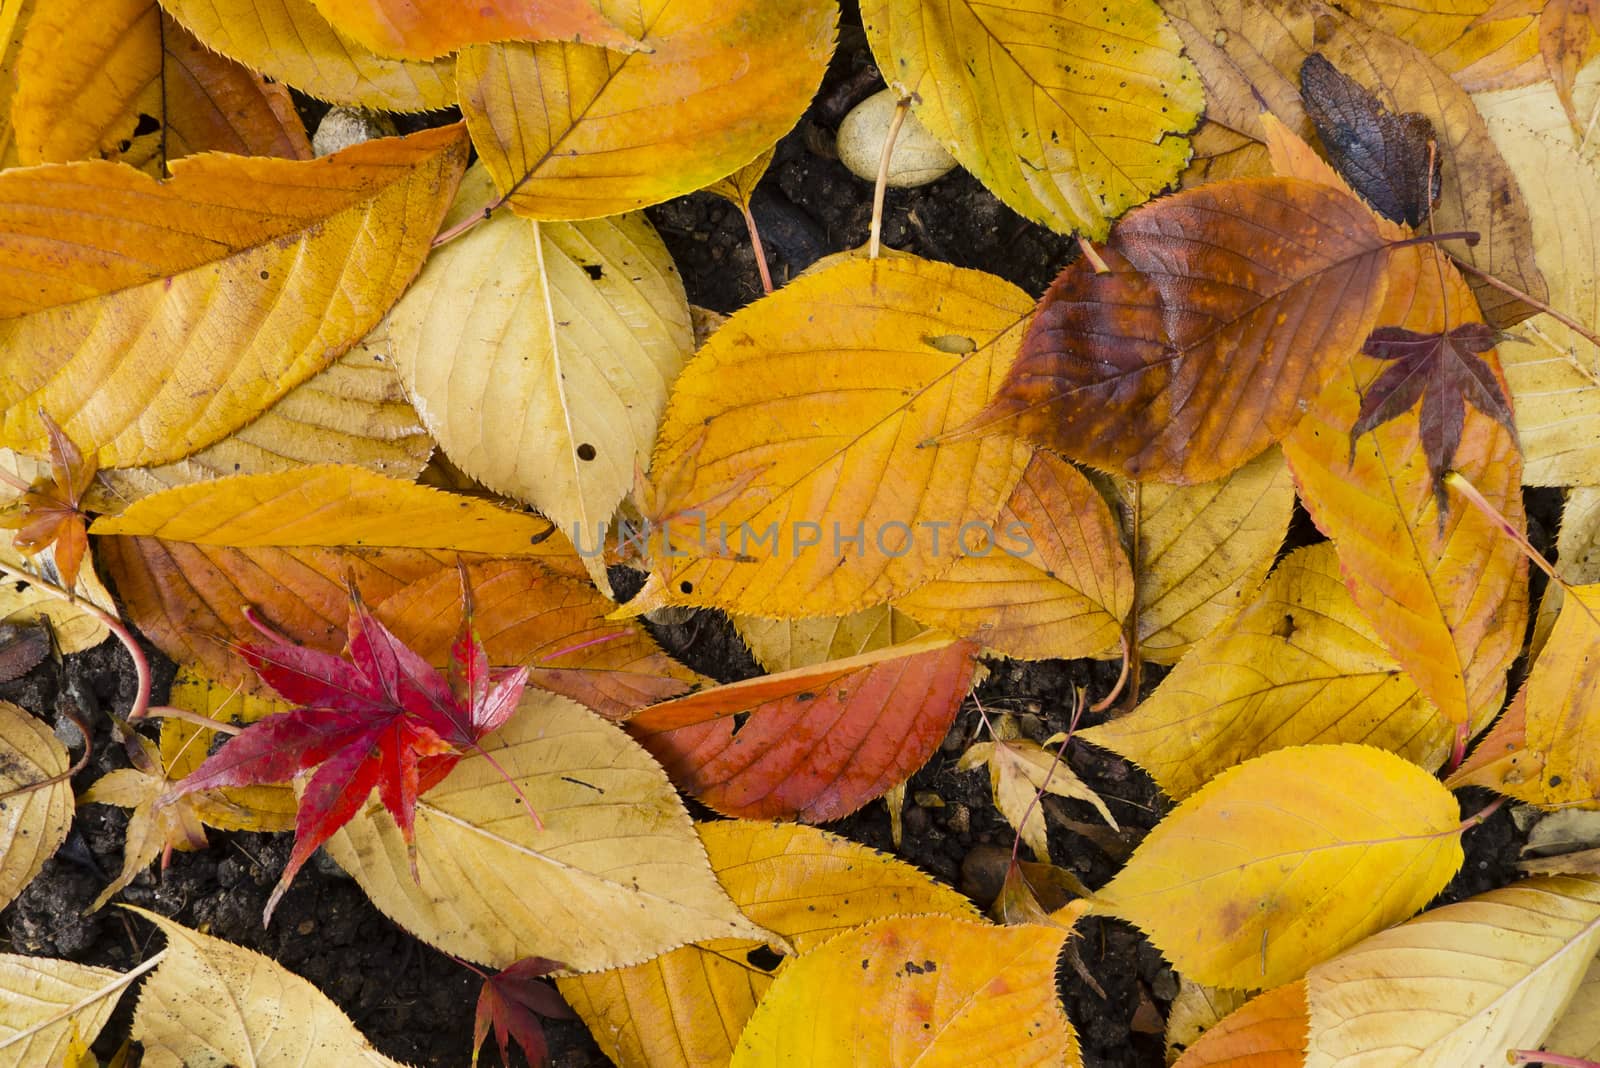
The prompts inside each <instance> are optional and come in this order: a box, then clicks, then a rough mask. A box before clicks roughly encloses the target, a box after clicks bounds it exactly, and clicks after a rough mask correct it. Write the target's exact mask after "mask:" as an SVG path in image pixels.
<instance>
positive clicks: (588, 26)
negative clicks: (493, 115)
mask: <svg viewBox="0 0 1600 1068" xmlns="http://www.w3.org/2000/svg"><path fill="white" fill-rule="evenodd" d="M312 3H314V4H316V5H317V10H318V11H320V12H322V16H323V17H324V18H326V19H327V20H328V21H329V22H330V23H332V24H333V27H334V28H335V29H337V30H339V31H341V32H342V33H344V34H346V35H347V36H349V37H350V39H351V40H353V41H355V42H356V43H357V44H359V45H361V46H362V47H363V48H369V49H371V50H372V51H373V52H376V53H377V54H378V55H380V56H395V57H397V58H400V59H433V58H435V57H436V56H442V55H446V54H448V53H450V52H454V51H457V50H458V49H460V48H462V47H463V46H465V45H469V44H484V43H487V42H489V41H571V42H573V43H575V44H590V45H601V46H603V47H605V48H620V49H623V50H624V51H629V52H631V51H633V50H634V49H636V48H638V46H639V42H638V41H636V40H635V39H633V38H632V37H629V36H628V35H627V34H625V33H623V32H622V31H621V30H619V29H617V28H616V27H615V26H613V25H612V24H611V23H609V22H607V21H606V20H605V19H603V18H601V17H600V13H599V12H598V11H596V10H595V9H594V8H593V6H591V5H590V4H589V2H588V0H473V2H472V3H460V2H459V0H312Z"/></svg>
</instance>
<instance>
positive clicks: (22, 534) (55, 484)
mask: <svg viewBox="0 0 1600 1068" xmlns="http://www.w3.org/2000/svg"><path fill="white" fill-rule="evenodd" d="M39 418H40V419H41V420H43V422H44V427H45V431H46V433H48V434H49V436H50V479H49V480H48V481H46V480H45V479H42V478H41V479H39V480H38V481H36V482H34V483H33V485H31V486H28V487H27V488H26V492H25V493H23V495H22V497H21V498H19V499H18V500H17V501H15V502H13V503H12V504H10V505H8V506H7V507H6V508H5V509H4V511H3V512H0V527H6V528H8V529H11V530H15V531H16V532H17V533H16V537H15V538H13V539H12V544H13V545H15V546H16V547H17V551H18V552H21V553H26V554H27V555H29V556H32V555H34V554H35V553H40V552H43V551H44V550H45V548H46V547H47V546H49V545H50V544H51V543H52V542H53V543H54V544H55V547H56V553H55V560H56V571H57V572H59V573H60V575H61V585H62V586H63V587H65V588H66V589H69V590H70V589H72V588H73V586H75V585H77V582H78V569H79V568H81V567H82V566H83V558H84V555H85V554H86V553H87V552H88V551H89V534H88V528H87V525H86V523H85V521H84V515H83V512H82V511H80V510H79V507H78V505H79V503H80V502H81V501H82V500H83V495H84V494H85V493H87V492H88V491H89V486H90V485H91V484H92V483H93V482H94V476H95V472H96V471H97V470H98V469H99V464H98V463H97V462H96V460H95V458H94V456H93V455H91V456H89V458H88V459H85V458H84V455H83V452H82V450H80V449H79V448H78V447H77V446H76V445H74V444H73V443H72V439H70V438H68V437H67V435H66V433H65V432H64V431H63V430H62V429H61V428H60V427H59V426H57V425H56V421H55V420H54V419H52V418H50V416H48V415H47V414H45V413H44V412H40V413H39ZM18 485H19V487H20V481H19V483H18Z"/></svg>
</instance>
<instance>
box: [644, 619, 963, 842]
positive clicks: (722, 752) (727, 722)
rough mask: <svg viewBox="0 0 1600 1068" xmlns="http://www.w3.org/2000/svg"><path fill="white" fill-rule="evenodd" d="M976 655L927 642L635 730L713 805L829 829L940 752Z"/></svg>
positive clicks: (727, 692)
mask: <svg viewBox="0 0 1600 1068" xmlns="http://www.w3.org/2000/svg"><path fill="white" fill-rule="evenodd" d="M976 652H977V647H976V646H974V645H973V644H972V643H970V642H962V641H955V642H952V641H951V640H950V639H949V638H941V637H927V638H919V639H916V640H914V641H912V642H910V643H908V644H907V645H904V646H894V647H892V648H888V649H880V650H878V651H876V652H872V653H867V654H865V655H862V656H857V657H852V658H850V659H848V660H839V661H832V662H829V663H826V664H820V665H817V666H815V667H806V668H798V669H795V670H793V671H786V672H783V673H782V674H780V675H767V676H763V677H760V678H755V679H749V680H747V681H745V682H738V683H734V684H732V685H730V686H719V687H716V688H714V689H710V690H703V691H701V692H700V693H696V694H690V695H689V696H688V697H680V698H678V699H677V700H675V701H669V702H666V703H664V704H659V705H655V706H653V707H650V708H647V709H644V710H643V711H641V712H639V713H638V714H637V715H635V716H633V717H632V718H631V719H630V720H629V721H628V731H629V733H631V734H632V735H633V736H634V737H635V738H637V739H638V740H639V741H640V743H641V744H643V745H644V747H645V748H646V749H648V750H650V752H651V753H652V754H653V755H654V756H655V758H656V759H657V760H659V761H661V763H662V765H663V766H665V767H666V769H667V773H668V774H669V775H671V776H672V779H673V781H674V782H675V783H677V784H678V785H679V786H681V787H683V788H684V789H685V790H687V791H688V792H690V793H692V794H694V795H695V797H697V798H698V799H699V800H700V801H701V802H703V803H704V804H705V805H706V806H707V807H708V808H711V809H714V810H715V811H717V812H721V813H723V814H724V815H728V816H737V817H740V818H743V819H801V820H805V821H807V822H809V823H824V822H826V821H828V820H835V819H839V818H841V817H843V816H847V815H849V814H850V813H851V812H854V811H855V810H856V809H858V808H860V807H861V806H862V805H864V804H866V803H867V802H868V801H871V800H872V799H873V798H876V797H879V796H881V795H882V794H883V793H884V792H885V791H886V790H888V789H889V788H890V787H891V786H894V785H895V784H896V783H899V782H903V781H904V780H905V779H907V778H908V777H910V775H911V773H912V772H914V771H916V770H917V769H918V768H920V767H921V766H922V765H923V764H924V763H925V762H926V761H927V760H928V758H929V757H930V756H932V755H933V752H934V750H935V749H937V748H938V745H939V743H940V742H941V741H942V740H943V739H944V736H945V734H946V733H947V732H948V731H949V729H950V724H951V723H952V722H953V721H954V719H955V714H956V711H957V710H958V709H959V708H960V706H961V702H962V699H963V698H965V697H966V694H967V690H968V688H969V687H970V685H971V683H972V675H973V671H974V670H975V665H974V661H973V655H974V654H975V653H976ZM741 714H747V718H746V719H745V720H744V721H743V722H742V723H741V722H739V721H738V719H737V718H736V717H738V716H739V715H741Z"/></svg>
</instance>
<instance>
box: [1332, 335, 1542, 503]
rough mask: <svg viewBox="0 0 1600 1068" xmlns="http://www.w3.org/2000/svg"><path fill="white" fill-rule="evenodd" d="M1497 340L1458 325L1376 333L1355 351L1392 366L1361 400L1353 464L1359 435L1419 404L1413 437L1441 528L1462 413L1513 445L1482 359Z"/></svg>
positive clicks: (1507, 412) (1510, 422)
mask: <svg viewBox="0 0 1600 1068" xmlns="http://www.w3.org/2000/svg"><path fill="white" fill-rule="evenodd" d="M1501 337H1502V335H1501V333H1500V331H1498V330H1496V329H1495V328H1494V327H1492V326H1490V325H1488V324H1487V323H1463V324H1461V325H1460V326H1455V327H1451V328H1450V329H1449V330H1444V331H1439V332H1436V333H1431V334H1422V333H1417V332H1416V331H1414V330H1407V329H1405V328H1404V327H1399V326H1385V327H1380V328H1379V329H1377V330H1374V331H1373V332H1372V333H1371V334H1370V335H1369V336H1368V337H1367V341H1366V344H1365V345H1363V346H1362V349H1361V351H1362V352H1363V353H1364V354H1365V355H1367V356H1372V357H1375V358H1377V359H1380V360H1386V361H1389V362H1390V366H1389V367H1387V368H1385V369H1384V371H1383V373H1382V374H1381V375H1379V376H1378V378H1377V380H1376V381H1374V382H1373V383H1372V384H1371V385H1370V386H1368V387H1367V391H1366V393H1365V394H1364V395H1363V396H1362V398H1361V411H1360V413H1359V414H1358V415H1357V417H1356V421H1355V425H1353V426H1352V427H1351V428H1350V457H1351V461H1352V462H1353V461H1354V458H1355V448H1356V441H1357V439H1359V438H1360V437H1361V435H1363V434H1365V433H1367V432H1368V431H1371V430H1376V429H1377V428H1378V427H1380V426H1382V425H1383V424H1384V423H1387V422H1389V421H1390V420H1392V419H1396V418H1398V417H1399V416H1401V415H1403V414H1404V413H1406V412H1408V411H1410V410H1411V409H1412V408H1413V407H1414V406H1415V405H1416V404H1417V402H1418V400H1421V402H1422V411H1421V413H1420V414H1419V416H1418V426H1417V436H1418V438H1419V439H1420V440H1421V442H1422V448H1423V454H1424V455H1425V456H1426V457H1427V461H1428V473H1429V475H1431V476H1432V479H1433V492H1434V497H1435V499H1436V500H1437V501H1438V503H1439V514H1440V521H1441V522H1443V516H1444V512H1445V507H1446V491H1445V484H1444V477H1445V475H1447V474H1448V473H1449V472H1450V465H1451V464H1452V463H1453V462H1454V460H1455V455H1456V449H1457V448H1458V447H1459V446H1460V444H1461V429H1462V426H1463V425H1464V424H1465V422H1466V406H1467V405H1468V404H1471V405H1472V406H1473V407H1474V408H1476V409H1478V410H1479V411H1480V412H1483V413H1484V414H1485V415H1487V416H1489V417H1490V418H1492V419H1494V420H1495V421H1496V422H1498V423H1499V424H1500V425H1501V426H1503V427H1505V428H1506V430H1507V431H1508V432H1509V433H1510V434H1511V436H1512V439H1513V440H1515V438H1516V434H1517V427H1516V419H1515V417H1514V415H1513V414H1512V410H1511V402H1510V400H1509V399H1507V397H1506V394H1505V390H1504V389H1502V388H1501V386H1500V380H1499V378H1498V377H1497V376H1496V375H1495V373H1494V369H1493V368H1492V367H1490V366H1489V364H1488V363H1487V362H1485V361H1484V360H1483V358H1482V355H1481V354H1482V353H1485V352H1488V351H1489V350H1490V349H1492V348H1494V346H1495V344H1496V343H1497V342H1498V341H1499V340H1500V339H1501Z"/></svg>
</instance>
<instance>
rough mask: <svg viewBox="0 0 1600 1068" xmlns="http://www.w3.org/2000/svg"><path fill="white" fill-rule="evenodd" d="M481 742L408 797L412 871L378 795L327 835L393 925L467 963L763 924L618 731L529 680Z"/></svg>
mask: <svg viewBox="0 0 1600 1068" xmlns="http://www.w3.org/2000/svg"><path fill="white" fill-rule="evenodd" d="M483 750H484V752H483V753H474V754H471V755H468V756H466V757H465V758H463V759H462V760H461V762H460V763H459V764H457V765H456V767H455V770H454V771H452V772H451V774H450V776H449V777H448V778H446V779H445V780H444V781H443V782H442V783H440V784H439V785H438V786H436V787H434V788H433V790H432V791H430V792H429V793H428V794H427V795H426V796H424V797H422V798H420V799H419V800H418V802H417V809H416V842H417V853H416V855H417V874H418V877H419V878H418V879H413V878H412V875H411V868H410V864H409V860H408V857H407V849H406V844H405V840H404V838H402V837H401V834H400V830H399V828H398V827H397V826H396V825H395V823H394V821H393V820H391V819H390V818H389V817H388V815H387V814H386V813H385V812H384V810H383V806H382V805H379V804H376V803H368V804H367V806H366V807H365V809H364V810H363V811H360V812H358V813H357V815H356V817H355V818H354V819H353V820H352V821H351V822H350V823H349V824H347V825H346V826H345V828H344V829H343V830H341V831H340V832H339V833H338V834H336V835H334V836H333V838H332V839H330V840H329V842H328V845H327V850H328V853H329V854H330V855H331V856H332V857H333V858H334V860H336V861H338V863H339V865H340V866H341V867H343V868H344V869H345V870H346V871H348V872H350V873H351V874H352V875H354V876H355V879H356V881H357V882H358V883H360V884H361V887H362V889H363V890H365V891H366V893H367V896H368V897H370V898H371V899H372V901H373V903H374V904H375V905H377V907H378V908H379V909H380V910H382V911H383V912H384V913H385V914H386V915H387V916H389V917H390V918H391V919H393V920H394V921H395V922H396V923H398V924H400V925H401V926H402V927H404V928H405V929H406V930H408V931H411V932H413V933H414V934H416V935H417V936H418V937H420V938H421V939H423V941H425V942H428V943H429V944H430V945H434V946H437V947H438V948H440V949H442V950H444V951H445V952H447V953H451V954H454V955H455V956H458V957H462V958H465V959H467V960H472V961H477V962H478V963H480V964H488V965H493V966H495V967H505V966H507V965H510V964H512V963H514V962H515V961H518V960H521V959H523V958H524V957H547V958H549V959H552V960H559V961H561V962H563V963H564V964H565V965H566V966H567V967H568V968H571V969H574V970H576V971H594V970H598V969H601V968H615V967H619V966H622V965H627V964H635V963H638V962H639V961H642V960H644V959H645V958H647V957H652V956H655V955H656V954H659V953H662V952H665V951H667V950H670V949H674V948H676V947H678V946H681V945H683V944H685V943H687V942H694V941H703V940H706V939H712V938H751V939H756V940H765V939H766V938H767V937H768V932H766V931H764V930H763V929H762V928H760V927H759V926H756V925H755V924H753V923H751V922H750V921H748V920H746V919H745V918H744V917H743V916H742V915H740V913H739V911H738V909H737V908H736V907H735V906H734V904H733V902H732V901H730V900H729V899H728V896H727V894H726V893H724V891H723V890H722V888H721V887H720V886H719V885H718V884H717V881H716V878H715V877H714V876H713V875H712V872H711V868H710V866H709V865H708V864H707V862H706V856H705V851H704V849H702V848H701V846H700V841H699V839H698V838H697V837H696V836H695V833H694V828H693V824H691V823H690V821H689V816H688V813H687V812H685V811H684V808H683V803H682V802H681V801H679V800H678V796H677V794H676V793H675V792H674V791H673V789H672V785H671V784H670V783H669V782H668V781H667V777H666V775H665V774H664V773H663V772H662V771H661V769H660V767H659V766H657V764H656V763H655V761H653V760H651V759H650V756H649V754H647V753H646V752H645V751H644V750H643V749H641V748H639V747H638V746H637V745H636V744H635V743H634V742H633V741H631V740H630V739H629V738H628V737H627V735H625V734H624V733H623V732H622V731H621V729H620V728H618V727H615V726H613V725H612V724H610V723H607V722H606V721H605V720H603V719H601V718H600V717H598V716H596V715H595V714H594V713H592V712H590V711H588V710H587V709H585V708H582V707H581V706H579V705H577V704H574V703H573V702H571V701H568V700H567V699H565V698H562V697H557V696H554V695H552V694H543V693H539V692H537V691H529V692H528V693H526V694H525V695H524V697H523V701H522V707H521V708H520V709H519V710H518V712H517V714H516V715H514V716H513V717H512V718H511V721H510V722H509V723H508V724H507V725H506V726H505V727H504V728H502V729H501V730H500V731H498V732H497V733H495V734H491V735H489V736H488V737H487V738H485V739H484V741H483ZM520 798H526V799H527V802H528V803H529V804H530V805H531V806H532V808H533V810H534V811H535V812H537V813H538V814H539V819H540V820H541V821H542V823H543V827H542V829H541V828H540V827H539V826H536V825H535V823H534V820H533V819H532V818H531V817H530V816H529V815H528V812H527V810H526V809H525V808H524V807H523V805H522V803H521V800H520ZM773 937H776V936H773Z"/></svg>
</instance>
